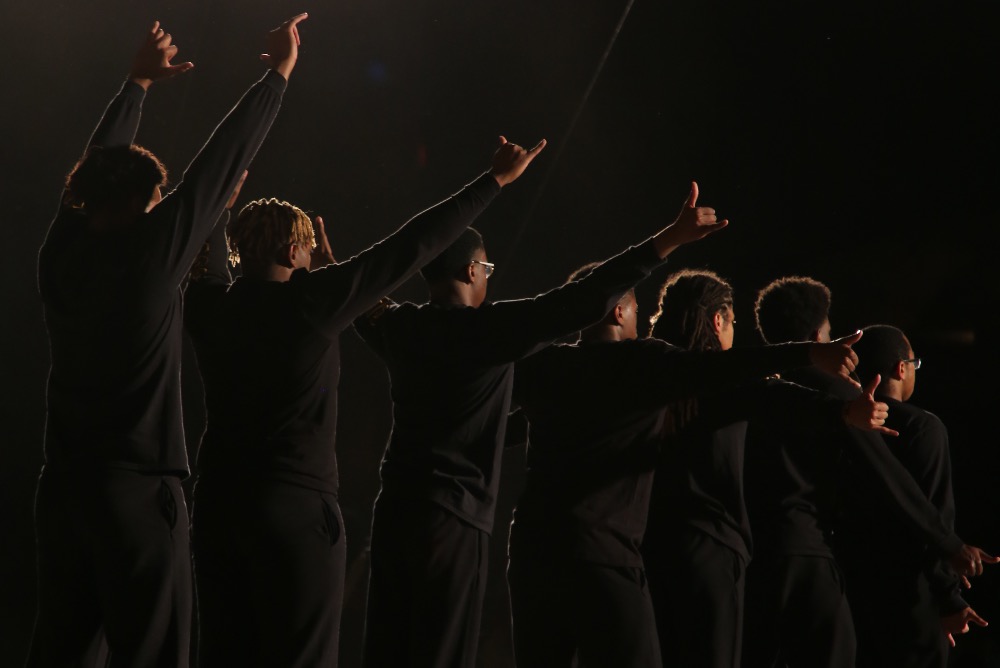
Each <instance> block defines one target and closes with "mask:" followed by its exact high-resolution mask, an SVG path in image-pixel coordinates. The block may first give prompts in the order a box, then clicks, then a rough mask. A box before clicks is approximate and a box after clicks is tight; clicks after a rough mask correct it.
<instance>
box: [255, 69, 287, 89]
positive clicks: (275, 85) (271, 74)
mask: <svg viewBox="0 0 1000 668" xmlns="http://www.w3.org/2000/svg"><path fill="white" fill-rule="evenodd" d="M260 83H262V84H265V85H267V86H269V87H270V88H271V89H273V90H274V92H276V93H279V94H282V93H284V92H285V89H286V88H288V79H286V78H285V77H283V76H281V75H280V74H278V73H277V72H275V71H274V70H268V71H267V73H266V74H264V76H263V77H261V80H260Z"/></svg>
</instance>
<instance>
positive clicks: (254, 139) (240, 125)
mask: <svg viewBox="0 0 1000 668" xmlns="http://www.w3.org/2000/svg"><path fill="white" fill-rule="evenodd" d="M286 83H287V82H286V81H285V78H284V77H283V76H281V75H280V74H278V73H277V72H274V71H268V73H267V74H265V75H264V77H263V78H262V79H261V80H260V81H258V82H257V83H256V84H254V85H253V86H252V87H251V88H250V90H248V91H247V92H246V94H244V96H243V98H242V99H241V100H240V101H239V102H238V103H237V104H236V106H235V107H233V109H232V110H231V111H230V112H229V114H228V115H227V116H226V118H225V119H223V121H222V123H220V124H219V126H218V127H217V128H216V129H215V132H213V133H212V136H211V137H210V138H209V140H208V142H207V143H206V144H205V145H204V146H203V147H202V149H201V151H199V153H198V155H197V156H196V157H195V159H194V160H193V161H192V162H191V164H190V165H189V166H188V168H187V170H186V171H185V172H184V179H183V181H182V182H181V183H180V184H179V185H178V186H177V188H175V189H174V190H173V191H172V192H171V193H170V194H169V195H167V196H166V197H164V198H163V200H162V201H161V202H160V203H159V204H158V205H157V206H156V207H155V208H154V209H153V210H152V211H151V212H150V213H149V214H147V215H148V217H150V218H151V219H152V220H149V221H143V223H144V224H147V225H149V226H150V228H151V229H152V230H153V232H151V234H152V235H154V239H153V240H152V241H151V244H152V246H153V248H154V254H153V256H152V257H151V258H150V261H151V262H152V263H154V265H156V266H157V267H159V268H162V269H163V270H164V271H165V272H166V273H167V275H168V276H169V279H170V280H169V283H170V285H172V286H174V287H175V288H176V286H178V285H180V283H181V281H182V280H183V279H184V277H185V275H186V273H187V271H188V268H189V267H190V266H191V261H192V260H193V259H194V257H195V255H197V253H198V251H199V250H200V249H201V247H202V244H203V243H204V241H205V239H206V238H207V237H208V235H209V233H210V232H211V230H212V225H214V223H215V222H216V220H217V219H218V217H219V214H220V213H222V210H223V208H224V207H225V204H226V202H227V201H228V199H229V197H230V195H232V193H233V189H234V188H235V187H236V184H237V182H238V181H239V179H240V177H241V176H242V175H243V172H244V170H246V169H247V167H249V165H250V161H251V160H252V159H253V157H254V155H255V154H256V153H257V149H258V148H260V145H261V144H262V143H263V141H264V138H265V137H266V136H267V132H268V130H269V129H270V127H271V123H272V121H273V120H274V117H275V116H276V115H277V113H278V109H279V107H280V106H281V98H282V95H283V94H284V91H285V86H286Z"/></svg>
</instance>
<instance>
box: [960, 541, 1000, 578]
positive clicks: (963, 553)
mask: <svg viewBox="0 0 1000 668" xmlns="http://www.w3.org/2000/svg"><path fill="white" fill-rule="evenodd" d="M948 563H949V565H950V566H951V568H952V570H954V571H955V572H956V573H958V574H959V575H964V576H968V577H972V576H974V575H982V574H983V564H997V563H1000V557H993V556H990V555H989V554H987V553H986V552H984V551H983V550H981V549H980V548H978V547H976V546H975V545H963V546H962V549H960V550H959V551H958V552H956V553H955V554H953V555H951V557H950V558H949V559H948Z"/></svg>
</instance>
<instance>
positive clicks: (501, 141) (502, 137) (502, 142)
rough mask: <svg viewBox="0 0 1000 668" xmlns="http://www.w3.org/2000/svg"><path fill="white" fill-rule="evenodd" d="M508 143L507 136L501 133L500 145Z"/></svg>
mask: <svg viewBox="0 0 1000 668" xmlns="http://www.w3.org/2000/svg"><path fill="white" fill-rule="evenodd" d="M506 143H507V138H506V137H504V136H503V135H500V145H501V146H503V145H504V144H506Z"/></svg>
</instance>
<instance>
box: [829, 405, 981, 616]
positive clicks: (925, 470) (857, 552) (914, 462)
mask: <svg viewBox="0 0 1000 668" xmlns="http://www.w3.org/2000/svg"><path fill="white" fill-rule="evenodd" d="M880 400H881V401H884V402H886V403H887V404H888V405H889V417H888V418H887V419H886V426H887V427H889V428H891V429H895V430H896V431H898V432H899V436H898V437H892V436H886V437H883V438H884V440H885V443H886V446H887V447H888V449H889V451H890V452H891V453H892V454H893V456H895V457H896V458H897V459H898V460H899V461H900V462H901V463H902V465H903V466H904V467H905V468H906V470H907V471H908V472H909V473H910V475H911V476H913V479H914V480H915V481H916V482H917V484H918V485H919V486H920V489H921V490H922V491H923V493H924V494H925V495H926V497H927V499H928V500H929V501H930V502H931V503H932V504H934V506H935V507H936V508H937V509H938V511H939V512H940V513H941V517H942V519H943V520H944V521H945V523H946V525H947V526H948V528H949V529H951V528H953V527H954V523H955V497H954V493H953V490H952V481H951V458H950V456H949V452H948V430H947V429H946V428H945V426H944V423H942V422H941V420H940V419H939V418H938V417H937V416H936V415H934V414H933V413H930V412H928V411H925V410H922V409H920V408H917V407H916V406H913V405H911V404H907V403H903V402H900V401H896V400H895V399H891V398H886V397H881V398H880ZM847 473H848V479H847V481H846V482H847V483H848V484H850V486H851V487H852V488H853V489H852V490H851V491H852V493H850V494H845V495H844V511H845V521H844V523H843V527H842V530H841V532H840V538H839V539H838V541H837V543H838V547H840V548H841V549H842V550H843V551H844V553H845V554H846V555H847V556H848V558H851V557H853V558H857V559H859V560H860V563H867V558H868V557H869V556H870V555H872V554H892V555H894V556H893V561H894V565H893V568H892V569H890V570H889V571H888V572H883V573H880V574H879V576H878V577H879V580H880V582H882V583H883V584H884V585H885V586H886V587H890V586H893V583H894V582H898V583H899V584H901V585H902V586H903V587H904V588H909V589H910V590H912V588H913V587H914V586H915V585H914V581H915V579H916V578H917V577H918V576H919V574H920V573H923V574H924V575H925V576H926V577H927V578H928V581H929V582H930V584H931V591H932V593H933V595H934V598H935V601H936V602H937V604H938V606H939V608H940V611H941V613H942V614H950V613H953V612H956V611H958V610H961V609H963V608H965V607H966V606H967V605H968V604H967V603H966V602H965V600H964V599H963V598H962V596H961V589H960V585H959V579H958V576H957V575H956V574H955V573H954V572H952V571H950V570H949V569H946V568H942V567H941V561H940V559H939V555H936V554H934V553H933V552H930V551H929V550H928V548H927V542H926V540H923V537H922V536H920V535H919V534H915V533H914V532H913V531H912V530H911V529H910V528H909V527H906V526H901V525H900V524H899V522H897V521H896V518H895V517H894V516H893V514H892V513H890V512H889V511H888V510H887V509H886V508H884V507H883V506H882V505H881V504H880V503H879V500H878V498H877V497H875V496H874V495H873V494H872V493H870V492H869V491H868V490H869V489H870V488H872V487H873V486H874V483H873V481H871V480H869V477H870V476H871V471H870V470H868V469H866V468H864V467H859V466H852V465H850V464H848V467H847ZM855 480H856V481H857V482H861V483H863V484H857V482H854V481H855ZM908 593H912V591H911V592H908Z"/></svg>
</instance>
